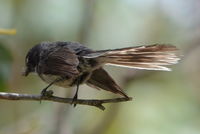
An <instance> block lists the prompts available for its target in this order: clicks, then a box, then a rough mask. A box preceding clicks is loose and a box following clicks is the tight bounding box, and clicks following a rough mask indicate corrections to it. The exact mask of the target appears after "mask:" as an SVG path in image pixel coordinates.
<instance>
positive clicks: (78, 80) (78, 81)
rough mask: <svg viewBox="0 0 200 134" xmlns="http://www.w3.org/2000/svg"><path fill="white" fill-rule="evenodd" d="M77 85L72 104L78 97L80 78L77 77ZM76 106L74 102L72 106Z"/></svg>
mask: <svg viewBox="0 0 200 134" xmlns="http://www.w3.org/2000/svg"><path fill="white" fill-rule="evenodd" d="M76 84H77V86H76V93H75V95H74V97H73V100H72V104H73V103H74V101H76V100H77V99H78V90H79V84H80V78H78V79H77V83H76ZM75 106H76V104H74V107H75Z"/></svg>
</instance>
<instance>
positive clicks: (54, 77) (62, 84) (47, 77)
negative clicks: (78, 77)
mask: <svg viewBox="0 0 200 134" xmlns="http://www.w3.org/2000/svg"><path fill="white" fill-rule="evenodd" d="M39 76H40V78H41V79H42V80H43V81H45V82H46V83H52V82H54V81H56V80H58V79H61V77H60V76H57V75H50V74H48V75H47V74H41V75H39ZM74 80H75V78H68V79H63V80H60V81H58V82H55V83H54V85H57V86H60V87H64V88H66V87H71V86H72V85H73V83H74Z"/></svg>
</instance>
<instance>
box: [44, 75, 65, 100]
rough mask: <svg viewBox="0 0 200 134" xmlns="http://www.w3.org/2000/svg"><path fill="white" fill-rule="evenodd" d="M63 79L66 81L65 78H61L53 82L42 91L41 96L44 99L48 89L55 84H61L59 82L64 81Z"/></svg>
mask: <svg viewBox="0 0 200 134" xmlns="http://www.w3.org/2000/svg"><path fill="white" fill-rule="evenodd" d="M63 79H64V78H59V79H56V80H54V81H53V82H51V83H50V84H49V85H48V86H47V87H45V88H44V89H42V91H41V96H42V97H44V96H46V93H47V89H48V88H49V87H50V86H52V85H53V84H54V83H56V82H59V81H62V80H63Z"/></svg>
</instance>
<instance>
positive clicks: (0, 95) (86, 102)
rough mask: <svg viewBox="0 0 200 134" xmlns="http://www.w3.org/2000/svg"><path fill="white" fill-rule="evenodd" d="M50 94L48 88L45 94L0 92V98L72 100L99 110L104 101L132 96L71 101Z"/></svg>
mask: <svg viewBox="0 0 200 134" xmlns="http://www.w3.org/2000/svg"><path fill="white" fill-rule="evenodd" d="M52 94H53V92H52V91H51V90H49V91H48V92H47V94H46V95H45V96H41V95H32V94H18V93H5V92H0V99H5V100H33V101H41V100H46V101H54V102H60V103H69V104H72V102H73V104H80V105H89V106H95V107H97V108H99V109H101V110H105V107H104V106H103V104H104V103H117V102H123V101H130V100H132V98H114V99H103V100H98V99H94V100H87V99H78V100H74V101H73V98H62V97H57V96H53V95H52Z"/></svg>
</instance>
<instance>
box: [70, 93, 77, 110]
mask: <svg viewBox="0 0 200 134" xmlns="http://www.w3.org/2000/svg"><path fill="white" fill-rule="evenodd" d="M77 100H78V95H77V94H75V95H74V97H73V99H72V102H71V104H72V105H74V107H76V105H77V104H76V103H75V102H76V101H77Z"/></svg>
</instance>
